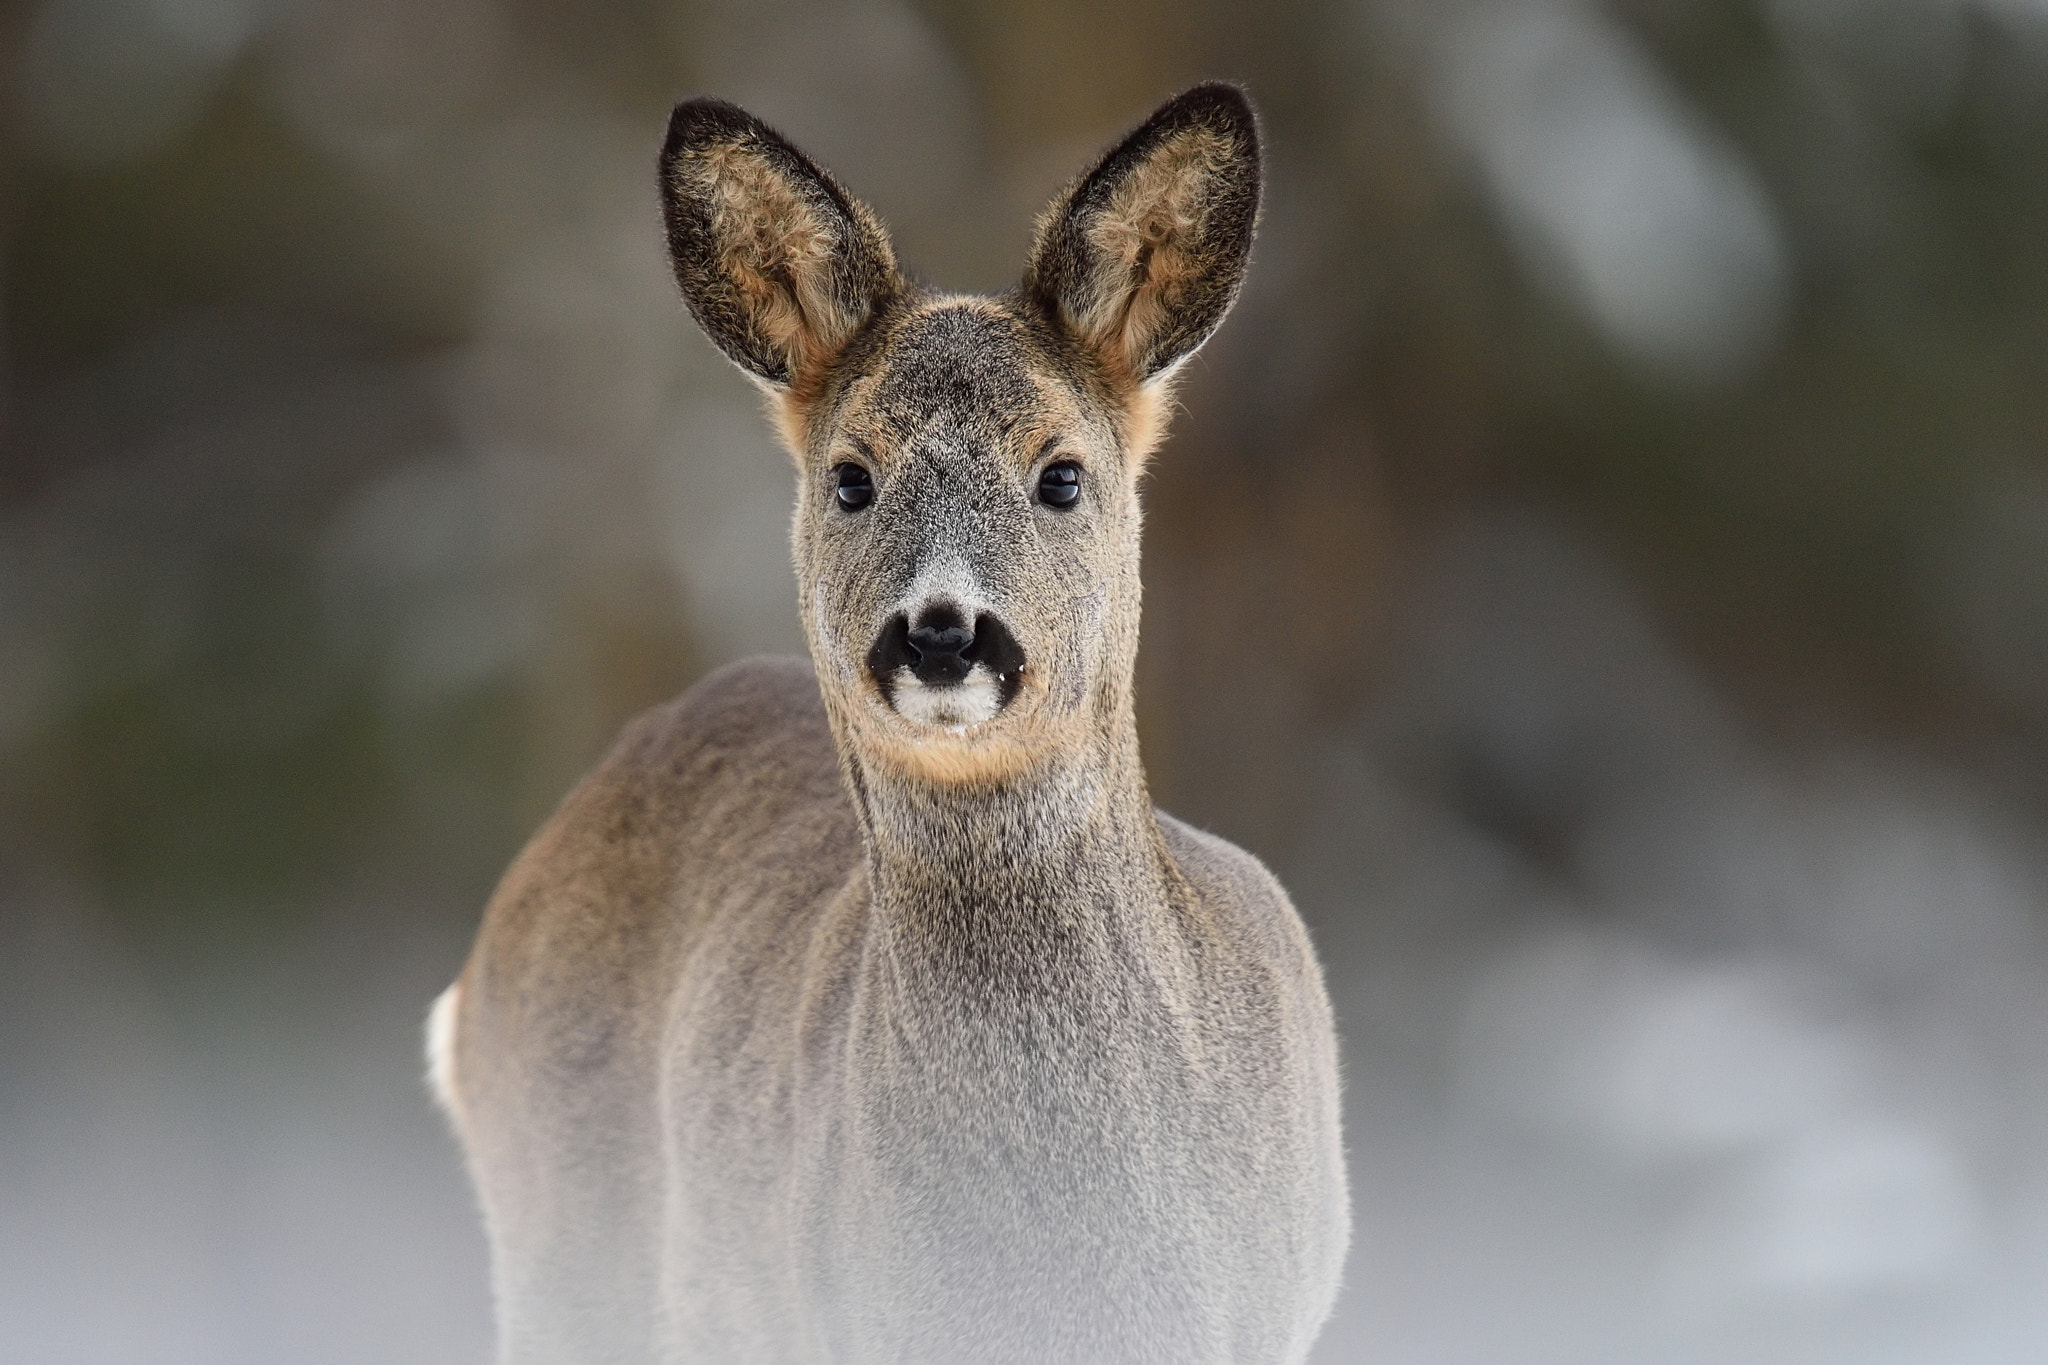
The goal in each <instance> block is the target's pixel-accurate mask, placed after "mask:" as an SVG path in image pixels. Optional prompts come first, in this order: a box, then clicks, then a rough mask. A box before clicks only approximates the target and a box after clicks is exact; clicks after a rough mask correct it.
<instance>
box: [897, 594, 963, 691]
mask: <svg viewBox="0 0 2048 1365" xmlns="http://www.w3.org/2000/svg"><path fill="white" fill-rule="evenodd" d="M905 643H906V644H908V645H909V646H910V652H911V653H912V654H914V655H916V656H917V661H916V662H915V663H914V664H912V665H911V671H912V672H913V673H915V674H916V675H917V680H918V681H919V682H921V683H923V684H924V685H925V686H927V687H932V686H943V685H945V684H948V683H961V682H965V681H967V670H968V669H970V668H972V667H974V661H973V660H972V659H971V658H970V657H968V656H969V655H971V654H972V653H973V652H974V631H973V629H972V628H971V627H969V626H964V625H961V624H960V618H959V617H958V616H957V615H955V614H954V613H952V612H951V611H943V610H942V611H935V612H927V613H925V616H924V619H923V620H922V621H920V622H919V623H918V624H917V625H914V626H912V627H911V628H910V633H909V635H908V636H906V637H905Z"/></svg>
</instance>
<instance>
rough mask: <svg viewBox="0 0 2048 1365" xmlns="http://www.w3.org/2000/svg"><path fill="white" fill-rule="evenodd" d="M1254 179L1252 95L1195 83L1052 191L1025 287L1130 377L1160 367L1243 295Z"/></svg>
mask: <svg viewBox="0 0 2048 1365" xmlns="http://www.w3.org/2000/svg"><path fill="white" fill-rule="evenodd" d="M1259 188H1260V169H1259V127H1258V116H1257V115H1256V114H1255V113H1253V111H1252V106H1251V101H1250V100H1248V99H1246V98H1245V95H1244V92H1243V91H1241V90H1239V89H1238V88H1237V87H1236V86H1232V85H1224V84H1222V83H1220V82H1211V83H1208V84H1205V85H1198V86H1196V87H1195V88H1194V89H1192V90H1189V91H1187V92H1186V93H1185V94H1182V95H1179V96H1176V97H1175V98H1173V99H1171V100H1168V101H1167V102H1166V103H1165V104H1163V105H1161V106H1160V108H1159V109H1158V111H1157V112H1155V113H1154V114H1153V115H1152V117H1151V118H1149V119H1147V120H1146V121H1145V122H1144V124H1143V125H1142V126H1140V127H1139V128H1138V130H1137V131H1136V132H1134V133H1132V134H1131V135H1130V136H1129V137H1127V138H1125V139H1124V140H1123V141H1122V142H1120V143H1118V144H1117V145H1116V147H1114V148H1113V149H1111V150H1110V152H1109V153H1108V155H1106V156H1104V157H1103V158H1102V160H1101V161H1100V162H1099V163H1098V164H1097V165H1096V167H1095V169H1093V170H1092V171H1090V172H1088V174H1087V175H1085V176H1083V177H1082V178H1081V179H1080V180H1079V181H1077V182H1076V183H1075V184H1074V186H1073V187H1072V188H1071V189H1069V190H1068V191H1067V192H1066V193H1065V194H1064V195H1062V196H1061V197H1060V198H1059V199H1057V200H1055V201H1054V202H1053V205H1052V207H1051V208H1050V209H1048V210H1047V211H1046V214H1045V217H1044V218H1042V219H1041V220H1040V222H1039V228H1038V242H1037V245H1036V247H1035V248H1034V249H1033V252H1032V258H1031V267H1030V270H1029V271H1028V272H1027V274H1026V275H1025V279H1024V288H1025V292H1026V293H1027V294H1028V295H1030V296H1031V297H1033V298H1035V299H1036V300H1037V301H1038V302H1039V304H1040V306H1042V307H1043V308H1045V309H1046V310H1047V312H1048V313H1049V314H1051V315H1052V316H1053V317H1054V318H1056V319H1057V320H1058V321H1060V322H1061V323H1063V324H1064V325H1065V326H1066V327H1067V328H1068V329H1069V330H1070V331H1071V332H1072V333H1073V334H1074V335H1075V336H1076V337H1077V338H1078V339H1079V340H1080V341H1081V343H1082V344H1083V345H1084V346H1086V347H1087V348H1089V349H1090V350H1092V351H1093V352H1095V353H1096V354H1097V355H1098V356H1100V357H1101V358H1102V359H1103V360H1104V362H1105V363H1107V364H1108V365H1110V366H1111V367H1112V368H1113V369H1115V370H1119V371H1121V372H1123V373H1124V374H1125V375H1127V376H1128V377H1129V378H1130V379H1131V380H1132V381H1134V382H1137V383H1148V382H1151V381H1154V380H1157V379H1161V378H1164V377H1165V376H1167V375H1168V374H1170V373H1171V372H1172V371H1173V369H1174V367H1175V366H1177V365H1179V364H1180V363H1181V362H1182V361H1184V360H1186V359H1187V358H1188V357H1189V356H1191V355H1193V354H1194V353H1195V350H1196V349H1197V348H1198V347H1200V346H1201V344H1202V343H1203V342H1204V341H1206V340H1208V338H1209V334H1210V333H1211V332H1213V331H1215V330H1216V327H1217V324H1219V323H1221V322H1222V321H1223V315H1224V314H1225V313H1227V312H1229V311H1230V305H1231V303H1232V302H1233V301H1235V299H1236V298H1237V290H1238V286H1239V285H1240V284H1242V283H1243V281H1244V271H1245V264H1246V261H1247V260H1248V259H1249V257H1250V254H1251V245H1252V235H1253V232H1254V231H1255V229H1256V227H1257V223H1258V215H1259Z"/></svg>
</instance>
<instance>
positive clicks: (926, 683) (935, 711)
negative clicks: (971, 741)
mask: <svg viewBox="0 0 2048 1365" xmlns="http://www.w3.org/2000/svg"><path fill="white" fill-rule="evenodd" d="M867 665H868V673H869V675H870V676H871V677H873V678H874V680H875V686H876V688H878V689H879V690H880V691H881V694H882V697H883V699H884V700H885V701H887V702H888V703H889V706H890V708H891V709H892V710H894V711H895V712H896V714H898V715H900V716H902V717H903V718H904V719H905V720H908V721H912V722H915V723H917V724H919V725H930V726H935V727H938V728H942V729H946V730H951V731H954V732H955V733H960V732H962V731H966V730H969V729H972V728H973V727H975V726H977V725H982V724H985V723H987V722H988V721H990V720H993V719H994V718H995V717H996V716H997V715H998V714H999V713H1000V712H1001V711H1002V710H1003V708H1004V707H1006V706H1008V705H1009V704H1010V703H1011V702H1012V701H1013V700H1015V698H1016V696H1017V692H1018V689H1019V688H1021V687H1022V686H1023V682H1024V650H1023V647H1022V646H1020V645H1019V644H1018V643H1017V637H1016V636H1014V635H1012V634H1011V633H1010V630H1009V627H1007V626H1005V625H1004V624H1003V623H1002V621H1001V620H1000V619H999V618H998V617H996V616H995V615H994V614H992V613H990V612H981V613H979V614H978V615H976V616H975V617H974V619H973V622H972V623H971V624H970V623H969V622H968V620H967V618H966V616H965V615H964V614H963V613H962V612H960V611H959V610H958V609H957V608H955V607H952V606H950V605H946V604H939V605H936V606H931V607H927V608H925V609H924V610H922V611H920V612H919V613H918V616H917V620H916V622H915V623H914V624H913V623H912V621H911V617H910V614H909V613H908V612H900V611H899V612H897V613H896V614H895V615H893V616H891V617H890V618H889V620H888V622H887V623H886V624H884V625H883V627H882V632H881V634H880V635H878V636H877V637H876V638H875V643H874V645H873V646H872V647H871V648H870V649H869V650H868V657H867Z"/></svg>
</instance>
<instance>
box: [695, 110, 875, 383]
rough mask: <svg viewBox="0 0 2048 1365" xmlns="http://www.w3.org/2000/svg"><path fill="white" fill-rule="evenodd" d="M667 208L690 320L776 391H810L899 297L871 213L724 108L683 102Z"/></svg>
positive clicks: (777, 137)
mask: <svg viewBox="0 0 2048 1365" xmlns="http://www.w3.org/2000/svg"><path fill="white" fill-rule="evenodd" d="M661 203H662V215H663V218H664V219H665V220H666V222H667V226H668V246H669V259H670V262H671V263H672V264H673V265H674V267H675V272H676V283H677V284H678V285H680V286H681V287H682V291H683V299H684V301H685V302H686V303H687V304H688V305H689V307H690V313H691V315H692V316H693V317H695V318H696V319H697V324H698V325H699V326H700V327H702V328H703V329H704V331H705V333H706V334H707V335H708V336H710V338H711V340H712V341H713V342H715V343H717V345H718V348H719V349H720V350H722V351H724V352H725V354H726V355H727V356H728V357H730V358H731V360H732V361H733V363H735V364H737V365H738V366H740V368H742V369H743V370H745V371H747V373H748V374H750V375H752V376H753V377H754V378H755V379H757V380H759V381H761V382H762V383H764V384H767V385H769V386H770V387H771V388H773V389H776V390H782V391H788V390H790V389H792V388H802V387H803V386H804V384H805V382H806V381H807V380H810V379H814V378H815V377H816V376H817V375H818V374H819V373H820V372H821V371H822V369H823V367H824V366H825V365H827V364H828V363H829V362H830V361H831V359H832V357H833V356H835V355H837V354H838V353H839V351H840V349H841V348H842V347H844V346H845V344H846V343H847V341H849V340H850V339H851V338H852V337H853V335H854V333H856V332H858V331H859V330H860V328H861V326H862V324H863V323H865V322H866V321H867V320H868V318H869V317H870V316H872V315H873V313H874V311H875V309H876V307H877V306H878V305H879V304H880V303H881V302H882V301H883V300H884V299H885V298H887V297H888V296H890V295H891V294H893V293H894V292H896V291H897V290H898V289H899V288H900V287H901V276H900V275H899V273H898V271H897V268H896V257H895V253H894V252H893V251H892V250H891V249H890V246H889V238H888V235H887V234H886V233H885V232H884V231H883V230H882V225H881V223H880V221H879V220H878V219H876V217H875V215H874V213H873V211H872V210H870V209H869V208H868V207H867V205H865V204H862V203H861V202H860V201H858V200H856V199H855V198H854V197H853V196H852V195H850V194H848V193H847V192H846V191H845V190H844V189H842V188H841V187H840V185H839V182H838V181H836V180H834V179H833V178H832V177H831V175H830V174H828V173H827V172H826V171H825V170H824V168H823V167H821V166H819V165H817V164H816V163H815V162H813V161H812V160H811V159H810V158H809V157H807V156H805V155H804V154H803V153H802V152H800V151H798V150H797V149H796V148H795V147H794V146H792V145H791V144H790V143H789V141H788V140H787V139H785V138H784V137H783V136H782V135H781V134H779V133H777V132H776V131H775V130H774V129H772V128H770V127H769V126H768V125H767V124H765V123H763V122H761V121H760V120H759V119H757V118H755V117H754V116H753V115H752V114H749V113H747V112H746V111H745V110H744V109H741V108H739V107H738V106H736V105H732V104H728V103H726V102H725V101H724V100H717V99H693V100H686V101H684V102H683V103H682V104H679V105H677V106H676V108H675V112H674V113H673V114H672V115H671V116H670V117H669V125H668V140H667V142H666V143H665V144H664V145H663V147H662V151H661Z"/></svg>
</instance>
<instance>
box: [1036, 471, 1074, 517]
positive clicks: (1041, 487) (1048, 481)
mask: <svg viewBox="0 0 2048 1365" xmlns="http://www.w3.org/2000/svg"><path fill="white" fill-rule="evenodd" d="M1038 500H1039V501H1040V502H1042V503H1044V504H1045V505H1046V506H1047V507H1062V508H1064V507H1072V506H1073V505H1074V504H1075V503H1077V502H1079V501H1080V500H1081V466H1079V465H1077V464H1075V463H1074V462H1073V461H1072V460H1061V461H1060V462H1059V463H1057V464H1049V465H1047V466H1046V467H1045V472H1044V473H1042V474H1040V475H1039V476H1038Z"/></svg>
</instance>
